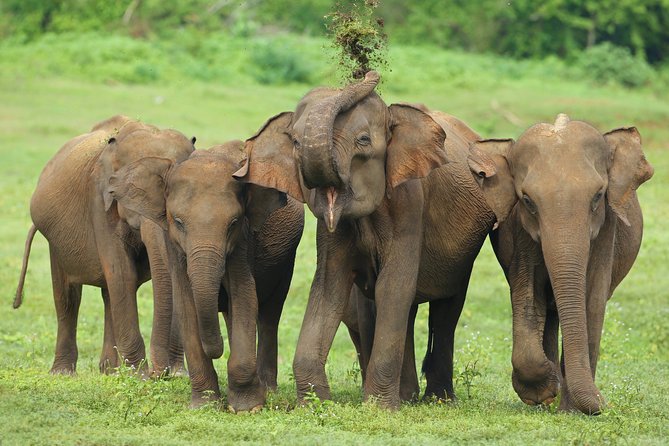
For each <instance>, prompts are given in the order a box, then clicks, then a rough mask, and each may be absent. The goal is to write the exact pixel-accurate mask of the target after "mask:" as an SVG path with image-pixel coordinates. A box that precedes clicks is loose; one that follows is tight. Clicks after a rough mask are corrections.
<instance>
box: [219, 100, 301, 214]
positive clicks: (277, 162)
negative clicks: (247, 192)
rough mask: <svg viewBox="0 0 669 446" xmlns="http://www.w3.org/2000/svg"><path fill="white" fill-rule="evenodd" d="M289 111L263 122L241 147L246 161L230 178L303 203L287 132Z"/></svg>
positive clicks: (289, 117)
mask: <svg viewBox="0 0 669 446" xmlns="http://www.w3.org/2000/svg"><path fill="white" fill-rule="evenodd" d="M292 119H293V113H292V112H283V113H280V114H278V115H276V116H274V117H272V118H270V120H269V121H267V122H266V123H265V125H263V126H262V128H261V129H260V130H259V131H258V133H256V134H255V135H254V136H252V137H251V138H249V139H247V140H246V142H245V145H244V150H245V152H246V160H245V161H244V164H243V165H242V167H241V168H240V169H239V170H238V171H237V172H235V173H233V174H232V176H233V177H234V178H235V179H236V180H238V181H241V182H243V183H250V184H255V185H257V186H262V187H265V188H271V189H276V190H278V191H281V192H284V193H287V194H288V195H290V196H291V197H293V198H295V199H296V200H299V201H301V202H302V203H304V197H303V196H302V188H301V186H300V180H299V176H298V175H299V173H298V169H297V163H296V160H295V156H294V155H293V142H292V141H291V139H290V136H289V135H288V129H289V126H290V123H291V121H292Z"/></svg>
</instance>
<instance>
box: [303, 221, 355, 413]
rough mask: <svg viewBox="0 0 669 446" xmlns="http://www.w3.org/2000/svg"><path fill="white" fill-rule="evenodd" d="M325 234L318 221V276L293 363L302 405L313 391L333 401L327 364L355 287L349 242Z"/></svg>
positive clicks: (321, 222)
mask: <svg viewBox="0 0 669 446" xmlns="http://www.w3.org/2000/svg"><path fill="white" fill-rule="evenodd" d="M326 231H327V229H326V228H325V223H324V222H323V221H322V220H319V221H318V234H317V239H316V240H317V257H318V260H317V266H316V273H315V275H314V280H313V282H312V284H311V291H310V292H309V302H308V303H307V309H306V311H305V313H304V320H303V321H302V328H301V329H300V336H299V338H298V341H297V348H296V350H295V358H294V360H293V375H294V376H295V383H296V385H297V397H298V400H299V401H300V402H303V401H304V397H305V396H306V395H307V393H310V392H314V393H315V394H316V395H317V396H318V397H319V398H320V399H321V400H324V399H330V398H331V397H330V386H329V384H328V379H327V376H326V374H325V361H326V360H327V356H328V353H329V351H330V347H331V346H332V340H333V339H334V336H335V333H336V332H337V328H338V327H339V324H340V322H341V321H342V318H343V316H344V312H345V310H346V305H347V303H348V299H349V296H350V294H351V287H352V286H353V273H352V268H351V266H350V265H349V263H348V255H349V251H350V250H351V246H350V243H349V241H348V240H346V239H345V238H343V237H339V235H340V233H339V231H337V232H335V233H334V234H328V235H326Z"/></svg>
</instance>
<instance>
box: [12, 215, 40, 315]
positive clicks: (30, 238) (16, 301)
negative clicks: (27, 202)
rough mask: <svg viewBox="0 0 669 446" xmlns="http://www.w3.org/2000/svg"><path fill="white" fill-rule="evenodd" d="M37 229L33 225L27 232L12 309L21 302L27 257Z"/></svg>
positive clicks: (17, 306)
mask: <svg viewBox="0 0 669 446" xmlns="http://www.w3.org/2000/svg"><path fill="white" fill-rule="evenodd" d="M36 232H37V228H36V227H35V225H34V224H33V225H32V226H31V227H30V230H29V231H28V238H27V239H26V246H25V248H24V251H23V266H22V267H21V276H20V277H19V286H17V287H16V296H15V297H14V308H19V307H20V306H21V303H22V302H23V285H24V284H25V282H26V272H27V271H28V257H30V247H31V246H32V244H33V239H34V238H35V233H36Z"/></svg>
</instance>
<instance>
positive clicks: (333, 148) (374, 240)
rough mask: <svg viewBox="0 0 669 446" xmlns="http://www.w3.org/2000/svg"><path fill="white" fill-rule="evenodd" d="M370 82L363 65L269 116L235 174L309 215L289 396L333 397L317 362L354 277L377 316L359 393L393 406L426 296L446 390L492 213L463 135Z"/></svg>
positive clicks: (440, 384)
mask: <svg viewBox="0 0 669 446" xmlns="http://www.w3.org/2000/svg"><path fill="white" fill-rule="evenodd" d="M378 81H379V75H378V74H377V73H376V72H369V73H367V75H366V76H365V79H364V80H363V81H361V82H359V83H355V84H351V85H349V86H347V87H345V88H344V89H342V90H334V89H328V88H317V89H315V90H312V91H311V92H309V93H308V94H307V95H306V96H305V97H304V98H303V99H302V101H300V103H299V104H298V106H297V109H296V111H295V113H282V114H280V115H278V116H276V117H275V118H273V119H272V120H270V121H269V122H268V123H267V125H266V126H265V128H264V129H263V130H262V131H261V132H260V135H261V136H262V135H273V136H272V137H268V138H266V140H267V142H266V143H265V144H262V143H261V141H260V140H256V141H250V143H249V147H248V149H249V155H248V156H249V159H248V162H247V163H246V164H245V165H244V167H243V168H242V169H240V171H239V172H237V173H236V174H235V176H236V177H238V178H239V179H240V180H242V181H245V182H248V183H252V184H258V185H261V186H266V187H274V188H276V189H278V190H282V191H286V192H287V193H288V194H290V195H291V196H293V197H295V198H297V199H299V200H302V201H306V202H307V203H308V205H309V208H310V209H311V211H312V212H313V214H314V215H315V216H316V217H318V229H317V250H318V253H317V267H316V273H315V277H314V281H313V283H312V287H311V292H310V295H309V303H308V306H307V310H306V313H305V316H304V321H303V324H302V329H301V332H300V337H299V341H298V345H297V350H296V353H295V359H294V363H293V370H294V375H295V381H296V383H297V392H298V397H299V398H303V397H304V395H305V394H306V393H307V392H309V391H311V390H312V389H313V391H315V392H316V394H317V395H318V396H319V397H320V398H329V397H330V389H329V386H328V382H327V377H326V375H325V367H324V366H325V361H326V358H327V355H328V352H329V349H330V346H331V344H332V339H333V337H334V334H335V331H336V329H337V326H338V325H339V323H340V321H341V320H342V317H343V315H344V311H345V309H346V306H347V301H348V299H349V295H350V292H351V286H352V285H353V284H354V283H355V284H356V285H357V286H358V288H359V289H360V290H361V291H362V292H363V293H364V294H365V296H366V297H368V298H371V299H374V300H375V303H376V311H377V313H376V322H375V330H374V343H373V346H372V351H371V357H370V359H369V366H368V367H367V370H366V376H365V383H364V395H365V397H366V398H368V397H370V396H373V397H376V398H378V399H379V401H380V403H381V404H382V405H384V406H387V407H390V408H397V407H398V406H399V403H400V373H401V368H402V363H403V358H404V357H405V353H404V352H405V348H406V345H407V343H406V342H405V341H406V333H407V328H408V327H409V324H408V321H409V317H410V312H411V308H412V306H413V304H414V302H415V303H420V302H426V301H429V302H430V303H431V305H432V306H434V312H435V314H438V316H439V317H438V318H436V319H435V320H436V321H438V323H437V324H435V326H434V327H433V329H434V330H433V336H434V344H433V351H432V354H434V353H435V352H438V353H439V357H438V358H436V357H435V358H434V359H435V361H434V362H433V364H434V368H433V369H431V373H430V374H428V378H429V379H430V384H428V389H427V392H428V393H430V392H433V393H434V394H436V395H438V396H443V395H444V394H449V395H451V394H452V345H453V331H454V329H455V325H456V322H457V320H458V317H459V315H460V311H461V309H462V305H463V302H464V298H465V292H466V289H467V285H468V281H469V274H470V272H471V268H472V264H473V261H474V258H475V257H476V255H477V253H478V251H479V249H480V247H481V245H482V243H483V241H484V240H485V237H486V235H487V233H488V231H489V229H490V228H491V227H492V225H493V223H494V218H495V217H494V214H493V213H492V211H491V210H490V209H489V208H488V207H487V205H486V203H485V200H484V197H483V194H482V193H481V191H480V189H479V187H478V186H477V184H476V182H475V180H474V178H473V175H472V174H471V172H470V171H469V169H468V167H467V155H468V144H467V143H466V141H467V138H468V136H467V135H468V134H469V132H471V130H469V129H467V130H468V131H462V130H463V129H462V128H460V126H459V125H457V126H453V125H450V124H449V123H448V122H447V121H448V120H444V125H446V126H447V127H448V130H446V131H445V130H444V128H442V126H440V124H439V123H437V122H435V119H433V118H432V117H430V115H429V114H428V113H426V112H425V111H423V110H421V109H420V108H417V107H413V106H409V105H391V106H390V107H388V106H386V104H385V103H384V102H383V101H382V100H381V98H380V97H379V96H378V95H377V94H376V93H375V92H374V88H375V86H376V85H377V83H378ZM453 122H455V120H454V121H453ZM457 122H459V121H457ZM460 124H461V123H460ZM463 128H466V126H464V125H463ZM446 133H448V134H449V139H446V141H447V144H446V145H444V140H445V138H446ZM471 133H472V134H473V132H471ZM451 137H452V138H453V140H452V143H450V142H451ZM447 157H448V158H449V161H450V162H449V163H448V164H446V165H444V166H443V167H440V166H442V165H443V164H444V163H445V161H446V159H447ZM435 169H436V170H435ZM428 174H429V176H428ZM421 178H424V179H421ZM414 373H415V371H414Z"/></svg>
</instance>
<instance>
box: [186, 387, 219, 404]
mask: <svg viewBox="0 0 669 446" xmlns="http://www.w3.org/2000/svg"><path fill="white" fill-rule="evenodd" d="M220 399H221V394H220V393H218V392H217V391H214V390H206V391H204V392H192V393H191V399H190V405H189V407H190V408H191V409H200V408H202V407H204V406H207V405H209V404H211V403H215V402H217V401H219V400H220Z"/></svg>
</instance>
